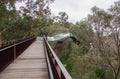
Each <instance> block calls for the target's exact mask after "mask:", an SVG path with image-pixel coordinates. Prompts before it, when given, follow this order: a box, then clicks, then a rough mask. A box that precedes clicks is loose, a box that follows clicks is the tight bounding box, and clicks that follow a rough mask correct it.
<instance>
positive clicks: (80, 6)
mask: <svg viewBox="0 0 120 79" xmlns="http://www.w3.org/2000/svg"><path fill="white" fill-rule="evenodd" d="M114 1H117V0H55V2H54V3H53V4H51V5H50V8H51V11H52V13H54V14H55V15H57V14H58V13H59V12H60V11H64V12H66V13H67V14H68V15H69V21H70V22H77V21H80V20H81V19H83V18H85V17H86V16H87V15H88V14H90V13H91V10H90V9H91V8H92V7H93V6H95V5H96V6H98V7H99V8H103V9H105V10H106V9H107V8H109V7H110V5H112V4H113V3H114Z"/></svg>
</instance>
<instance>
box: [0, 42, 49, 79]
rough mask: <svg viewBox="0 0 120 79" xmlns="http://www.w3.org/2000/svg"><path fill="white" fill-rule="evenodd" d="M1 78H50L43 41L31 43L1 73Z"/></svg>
mask: <svg viewBox="0 0 120 79" xmlns="http://www.w3.org/2000/svg"><path fill="white" fill-rule="evenodd" d="M0 79H49V78H48V70H47V64H46V59H45V53H44V48H43V43H42V42H41V41H35V42H34V43H33V44H31V45H30V46H29V47H28V48H27V49H26V50H25V51H24V52H23V53H22V54H21V55H20V56H19V57H18V58H17V59H16V60H15V61H14V62H13V63H12V64H10V65H9V66H8V67H7V68H6V69H5V70H4V71H3V72H2V73H0Z"/></svg>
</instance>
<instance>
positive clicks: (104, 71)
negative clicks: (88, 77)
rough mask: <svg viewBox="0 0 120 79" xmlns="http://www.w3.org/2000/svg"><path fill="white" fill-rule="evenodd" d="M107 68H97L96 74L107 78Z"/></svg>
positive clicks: (103, 78) (102, 78)
mask: <svg viewBox="0 0 120 79" xmlns="http://www.w3.org/2000/svg"><path fill="white" fill-rule="evenodd" d="M105 73H106V70H105V69H104V68H100V67H97V68H96V70H95V74H96V76H97V77H98V78H100V79H105Z"/></svg>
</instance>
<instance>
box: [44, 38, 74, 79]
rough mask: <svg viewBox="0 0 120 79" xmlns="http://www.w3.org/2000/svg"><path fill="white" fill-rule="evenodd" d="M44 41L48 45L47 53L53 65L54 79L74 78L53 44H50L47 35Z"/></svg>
mask: <svg viewBox="0 0 120 79" xmlns="http://www.w3.org/2000/svg"><path fill="white" fill-rule="evenodd" d="M44 42H45V45H46V49H47V54H48V57H49V60H50V64H51V67H52V72H53V76H54V79H72V77H71V76H70V74H69V73H68V72H67V70H66V69H65V67H64V66H63V64H62V63H61V61H60V60H59V58H58V57H57V56H56V54H55V52H54V51H53V49H52V48H51V46H50V45H49V43H48V41H47V40H46V39H45V37H44Z"/></svg>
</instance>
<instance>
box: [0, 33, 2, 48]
mask: <svg viewBox="0 0 120 79" xmlns="http://www.w3.org/2000/svg"><path fill="white" fill-rule="evenodd" d="M0 47H2V33H1V32H0Z"/></svg>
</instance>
